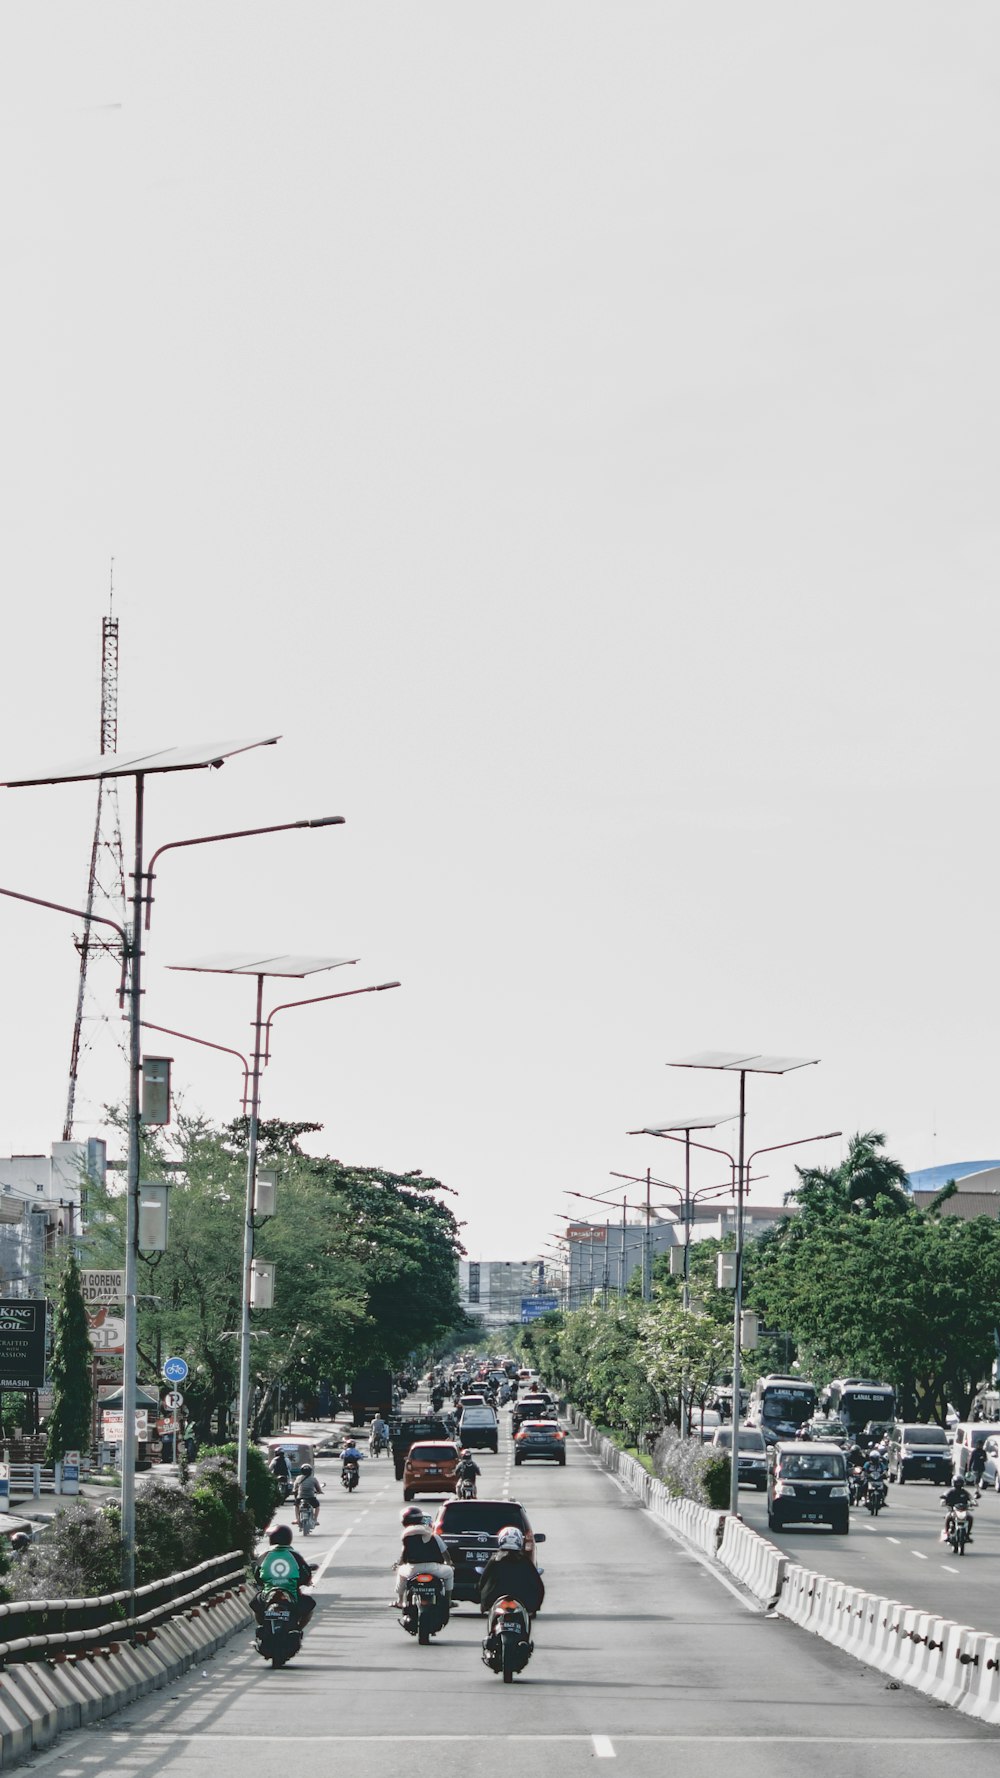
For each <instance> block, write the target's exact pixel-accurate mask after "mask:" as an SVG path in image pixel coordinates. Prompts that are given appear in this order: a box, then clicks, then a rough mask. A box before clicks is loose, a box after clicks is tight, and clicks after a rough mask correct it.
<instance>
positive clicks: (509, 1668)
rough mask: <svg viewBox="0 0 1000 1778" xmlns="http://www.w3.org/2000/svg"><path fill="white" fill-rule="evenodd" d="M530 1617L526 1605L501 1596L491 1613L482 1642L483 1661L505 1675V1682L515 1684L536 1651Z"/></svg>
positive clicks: (491, 1669) (490, 1667)
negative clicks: (516, 1676) (515, 1679)
mask: <svg viewBox="0 0 1000 1778" xmlns="http://www.w3.org/2000/svg"><path fill="white" fill-rule="evenodd" d="M534 1646H535V1645H534V1643H533V1642H532V1640H531V1620H530V1618H529V1616H528V1613H527V1611H526V1610H525V1608H524V1606H523V1605H521V1604H519V1603H518V1601H517V1600H516V1599H498V1600H497V1601H496V1603H495V1605H494V1606H493V1609H492V1610H491V1612H490V1616H489V1628H488V1630H487V1633H486V1640H485V1642H484V1643H483V1661H484V1662H485V1664H486V1666H487V1667H489V1669H490V1671H491V1672H492V1673H500V1674H502V1676H503V1682H504V1685H512V1684H513V1682H514V1675H515V1673H523V1671H524V1669H525V1667H526V1666H527V1665H528V1662H529V1661H530V1659H531V1656H532V1652H533V1650H534Z"/></svg>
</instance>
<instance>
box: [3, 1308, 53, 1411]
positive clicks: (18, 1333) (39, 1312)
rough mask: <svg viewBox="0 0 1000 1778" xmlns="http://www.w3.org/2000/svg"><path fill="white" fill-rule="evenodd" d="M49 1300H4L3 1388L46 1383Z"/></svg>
mask: <svg viewBox="0 0 1000 1778" xmlns="http://www.w3.org/2000/svg"><path fill="white" fill-rule="evenodd" d="M45 1309H46V1304H45V1299H44V1297H41V1298H27V1299H25V1298H23V1297H19V1298H5V1299H0V1389H41V1387H42V1385H43V1384H44V1382H45Z"/></svg>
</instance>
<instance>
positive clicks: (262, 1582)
mask: <svg viewBox="0 0 1000 1778" xmlns="http://www.w3.org/2000/svg"><path fill="white" fill-rule="evenodd" d="M267 1541H268V1543H269V1544H270V1546H271V1548H270V1549H269V1550H268V1551H267V1553H266V1555H264V1556H263V1557H262V1558H261V1560H260V1561H259V1562H258V1563H257V1565H256V1567H255V1568H254V1571H253V1572H254V1579H255V1580H256V1582H257V1585H258V1587H259V1588H260V1592H259V1593H258V1594H257V1595H256V1597H255V1598H253V1599H251V1601H250V1609H251V1611H252V1612H253V1614H254V1617H255V1618H256V1619H257V1622H258V1624H259V1623H261V1622H262V1621H263V1617H264V1609H265V1596H266V1594H267V1593H268V1592H269V1591H270V1590H271V1589H272V1588H274V1587H280V1588H281V1589H282V1591H283V1592H285V1593H288V1595H289V1596H290V1598H291V1600H292V1602H293V1604H294V1605H295V1607H296V1609H297V1611H298V1622H299V1629H300V1630H304V1629H305V1627H306V1625H307V1623H308V1622H309V1619H310V1618H311V1617H312V1614H313V1612H314V1611H315V1610H316V1601H315V1599H306V1598H304V1597H303V1595H302V1593H301V1591H300V1588H302V1587H310V1586H312V1576H313V1570H312V1563H311V1562H307V1561H306V1559H305V1557H304V1556H300V1555H299V1553H298V1551H297V1550H293V1548H292V1528H291V1526H290V1525H276V1526H275V1527H274V1530H273V1531H270V1532H268V1538H267Z"/></svg>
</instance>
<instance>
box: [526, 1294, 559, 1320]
mask: <svg viewBox="0 0 1000 1778" xmlns="http://www.w3.org/2000/svg"><path fill="white" fill-rule="evenodd" d="M558 1307H559V1298H558V1297H557V1296H523V1297H522V1298H521V1325H522V1327H523V1326H524V1324H525V1322H526V1321H537V1320H538V1317H539V1315H551V1314H552V1313H553V1311H554V1310H557V1309H558Z"/></svg>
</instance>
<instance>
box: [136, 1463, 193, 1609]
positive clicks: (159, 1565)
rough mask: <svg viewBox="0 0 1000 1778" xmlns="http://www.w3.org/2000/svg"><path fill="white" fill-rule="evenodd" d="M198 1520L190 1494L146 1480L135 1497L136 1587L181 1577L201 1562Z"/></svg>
mask: <svg viewBox="0 0 1000 1778" xmlns="http://www.w3.org/2000/svg"><path fill="white" fill-rule="evenodd" d="M197 1552H198V1520H197V1515H196V1513H195V1509H194V1507H193V1505H192V1503H191V1497H190V1495H189V1494H185V1493H184V1492H183V1490H182V1489H180V1488H174V1487H171V1486H170V1484H169V1483H167V1482H160V1481H148V1482H145V1483H144V1484H143V1486H142V1487H141V1488H139V1489H137V1491H136V1497H135V1584H136V1586H138V1587H143V1586H145V1585H146V1582H147V1581H151V1580H163V1578H164V1576H166V1575H168V1574H180V1573H181V1572H182V1570H184V1569H185V1568H193V1567H194V1566H195V1563H196V1562H199V1561H200V1560H201V1557H200V1556H199V1555H198V1553H197Z"/></svg>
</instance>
